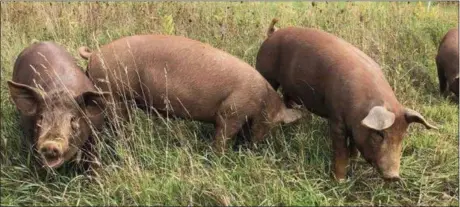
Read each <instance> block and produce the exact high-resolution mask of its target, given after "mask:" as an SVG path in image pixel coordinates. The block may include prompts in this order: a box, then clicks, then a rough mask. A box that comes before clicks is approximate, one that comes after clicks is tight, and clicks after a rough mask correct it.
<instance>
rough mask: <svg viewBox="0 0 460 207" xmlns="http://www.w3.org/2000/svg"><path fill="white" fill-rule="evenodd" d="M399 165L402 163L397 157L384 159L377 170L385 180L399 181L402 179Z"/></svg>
mask: <svg viewBox="0 0 460 207" xmlns="http://www.w3.org/2000/svg"><path fill="white" fill-rule="evenodd" d="M399 165H400V161H399V159H397V158H396V156H393V157H384V158H382V159H381V160H380V162H379V163H378V166H377V168H378V169H379V172H380V174H381V175H382V177H383V179H384V180H386V181H398V180H400V179H401V178H400V177H399Z"/></svg>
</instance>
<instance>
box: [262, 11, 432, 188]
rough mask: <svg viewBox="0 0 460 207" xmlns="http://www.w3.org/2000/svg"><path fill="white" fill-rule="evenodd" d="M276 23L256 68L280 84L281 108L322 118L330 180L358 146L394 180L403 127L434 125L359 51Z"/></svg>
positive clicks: (341, 173)
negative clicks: (299, 109) (327, 135)
mask: <svg viewBox="0 0 460 207" xmlns="http://www.w3.org/2000/svg"><path fill="white" fill-rule="evenodd" d="M276 21H277V20H276V19H274V20H273V21H272V22H271V24H270V27H269V29H268V32H267V36H268V38H267V39H266V40H265V41H264V42H263V44H262V46H261V48H260V50H259V52H258V54H257V62H256V69H257V70H258V71H259V72H260V73H261V74H262V75H263V76H264V77H265V78H266V79H267V80H268V82H269V83H270V84H271V85H272V86H273V88H275V90H276V89H277V88H278V87H279V86H281V87H282V89H283V95H284V99H285V103H286V105H287V107H291V104H293V103H297V104H303V105H304V106H305V107H306V108H307V109H308V110H310V111H311V112H313V113H315V114H317V115H319V116H321V117H324V118H327V119H328V121H329V126H330V136H331V138H332V145H333V151H334V153H333V157H334V166H333V169H334V175H335V178H336V179H338V180H339V181H342V180H343V179H344V178H345V176H346V167H347V165H348V160H349V157H350V156H351V157H355V156H357V155H358V151H357V149H358V150H359V152H361V153H362V154H363V156H364V158H365V159H366V160H367V161H368V162H369V163H371V164H372V165H374V166H375V167H376V168H377V169H378V170H379V172H380V173H381V174H382V175H383V177H384V178H385V179H389V180H395V179H398V178H399V165H400V156H401V147H402V139H403V136H404V133H405V132H406V129H407V127H408V125H409V124H410V123H412V122H418V123H421V124H424V125H425V126H426V128H435V127H434V126H432V125H430V124H428V123H427V122H426V121H425V119H424V118H423V117H422V116H421V115H420V114H419V113H417V112H416V111H413V110H411V109H406V108H404V107H403V106H402V105H401V104H400V103H399V102H398V100H397V99H396V97H395V95H394V93H393V91H392V89H391V87H390V85H389V84H388V82H387V81H386V80H385V77H384V75H383V73H382V71H381V69H380V67H379V65H377V63H376V62H374V61H373V60H372V59H371V58H369V57H368V56H367V55H366V54H364V53H363V52H361V51H360V50H359V49H357V48H356V47H354V46H353V45H351V44H349V43H347V42H346V41H344V40H343V39H341V38H338V37H336V36H333V35H331V34H329V33H326V32H324V31H320V30H317V29H307V28H296V27H288V28H283V29H278V30H276V29H274V28H273V27H274V24H275V23H276ZM275 30H276V31H275ZM347 141H348V142H349V145H347Z"/></svg>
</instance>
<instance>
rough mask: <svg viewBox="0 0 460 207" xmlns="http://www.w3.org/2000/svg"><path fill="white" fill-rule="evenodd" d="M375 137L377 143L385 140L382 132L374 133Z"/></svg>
mask: <svg viewBox="0 0 460 207" xmlns="http://www.w3.org/2000/svg"><path fill="white" fill-rule="evenodd" d="M374 132H375V134H376V135H377V136H374V137H376V138H377V139H378V140H379V141H382V140H383V139H384V138H385V133H384V132H383V131H377V130H375V131H374Z"/></svg>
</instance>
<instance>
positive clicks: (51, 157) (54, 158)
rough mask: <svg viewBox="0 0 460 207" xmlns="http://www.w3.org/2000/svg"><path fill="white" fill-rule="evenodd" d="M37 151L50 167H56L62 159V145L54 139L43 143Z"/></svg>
mask: <svg viewBox="0 0 460 207" xmlns="http://www.w3.org/2000/svg"><path fill="white" fill-rule="evenodd" d="M38 152H39V153H40V154H41V156H42V159H43V161H44V164H45V165H46V166H48V167H50V168H57V167H59V166H60V165H61V164H62V163H63V161H64V160H63V154H64V153H63V149H62V146H61V145H60V144H59V143H57V142H55V141H48V142H45V143H43V144H42V145H41V146H40V148H39V150H38Z"/></svg>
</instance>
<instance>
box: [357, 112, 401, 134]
mask: <svg viewBox="0 0 460 207" xmlns="http://www.w3.org/2000/svg"><path fill="white" fill-rule="evenodd" d="M394 122H395V114H394V113H393V112H391V111H388V110H387V109H386V108H385V107H383V106H374V107H373V108H372V109H371V110H370V111H369V114H367V116H366V118H364V119H363V120H362V121H361V124H362V125H364V126H365V127H367V128H371V129H375V130H377V131H380V130H384V129H387V128H389V127H390V126H391V125H393V123H394Z"/></svg>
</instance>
